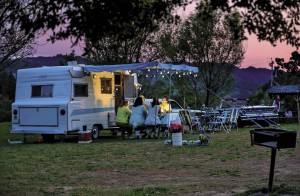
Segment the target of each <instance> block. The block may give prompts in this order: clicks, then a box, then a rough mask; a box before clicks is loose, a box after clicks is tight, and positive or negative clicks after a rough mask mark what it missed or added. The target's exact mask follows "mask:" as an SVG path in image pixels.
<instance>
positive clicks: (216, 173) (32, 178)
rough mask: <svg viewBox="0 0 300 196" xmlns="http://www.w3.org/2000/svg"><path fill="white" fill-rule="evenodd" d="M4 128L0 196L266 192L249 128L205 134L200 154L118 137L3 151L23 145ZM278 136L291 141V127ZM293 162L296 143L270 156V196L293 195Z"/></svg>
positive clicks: (298, 190) (0, 130) (0, 128)
mask: <svg viewBox="0 0 300 196" xmlns="http://www.w3.org/2000/svg"><path fill="white" fill-rule="evenodd" d="M10 126H11V124H10V123H1V124H0V174H1V175H0V182H1V185H0V195H185V194H190V195H215V194H225V195H226V194H227V195H251V194H254V195H255V193H257V192H259V191H260V190H261V189H262V188H263V187H267V185H268V175H269V173H268V172H269V161H270V149H269V148H264V147H259V146H254V147H251V144H250V134H249V130H250V129H252V128H253V127H248V128H243V129H239V131H236V130H233V131H232V132H230V133H229V134H226V133H223V132H220V133H215V134H210V137H211V141H212V142H211V143H210V144H209V145H208V146H203V147H199V146H195V145H186V146H182V147H172V146H169V145H164V143H163V142H164V139H159V140H154V139H151V140H149V139H146V140H122V139H121V138H120V137H115V138H112V137H101V138H99V139H97V140H94V141H93V142H92V143H90V144H78V143H76V142H72V140H67V142H64V143H62V142H57V143H54V144H44V143H37V142H36V141H38V140H39V136H38V135H29V136H27V139H28V141H29V143H28V144H9V143H8V142H7V140H8V139H11V140H22V139H23V136H22V135H12V134H10V133H9V129H10ZM282 128H284V129H287V130H298V135H299V130H300V127H299V125H298V124H287V125H283V126H282ZM197 137H198V134H184V135H183V139H185V140H196V139H197ZM298 137H299V136H298ZM299 162H300V150H299V140H297V147H296V148H295V149H282V150H280V151H278V152H277V158H276V165H275V179H274V183H273V184H274V186H273V187H274V191H273V193H272V195H281V194H287V195H299V194H300V185H299V184H300V174H299Z"/></svg>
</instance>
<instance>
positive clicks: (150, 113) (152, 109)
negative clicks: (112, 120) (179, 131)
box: [116, 95, 172, 138]
mask: <svg viewBox="0 0 300 196" xmlns="http://www.w3.org/2000/svg"><path fill="white" fill-rule="evenodd" d="M168 101H169V100H168V97H167V96H163V97H162V103H161V104H160V103H159V100H158V98H157V97H153V99H152V102H151V104H150V105H147V104H146V103H145V97H144V96H143V95H141V96H139V97H137V98H136V99H135V101H134V104H133V106H132V110H130V108H129V105H130V102H129V101H127V100H125V101H124V102H123V104H122V106H121V107H119V108H118V111H117V118H116V124H117V125H118V126H128V125H130V126H131V127H132V128H134V129H135V136H136V138H141V136H140V131H141V130H139V126H141V125H146V126H149V125H161V124H167V121H168V119H167V118H164V117H165V114H166V113H168V112H171V111H172V108H171V105H170V104H169V103H168ZM151 131H152V130H146V133H145V134H144V135H143V136H144V137H145V136H148V137H149V138H150V137H151V135H150V134H151ZM156 133H157V131H156Z"/></svg>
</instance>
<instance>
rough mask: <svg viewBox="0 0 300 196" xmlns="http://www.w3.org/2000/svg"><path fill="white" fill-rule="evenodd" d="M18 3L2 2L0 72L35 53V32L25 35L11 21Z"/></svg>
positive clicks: (0, 9) (0, 3)
mask: <svg viewBox="0 0 300 196" xmlns="http://www.w3.org/2000/svg"><path fill="white" fill-rule="evenodd" d="M16 4H17V3H16V1H3V0H1V1H0V16H1V17H0V72H2V71H3V70H4V69H6V68H7V67H10V66H11V65H13V64H14V63H15V62H16V61H18V60H20V59H22V58H23V57H25V56H28V55H30V54H32V53H33V51H34V37H35V36H34V32H33V31H32V30H30V31H28V32H27V33H25V32H24V31H22V30H21V28H20V25H18V24H17V23H14V22H12V21H10V20H9V19H10V18H11V17H13V16H14V15H15V14H16V13H15V12H14V11H13V9H15V8H16V7H17V5H16Z"/></svg>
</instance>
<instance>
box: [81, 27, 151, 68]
mask: <svg viewBox="0 0 300 196" xmlns="http://www.w3.org/2000/svg"><path fill="white" fill-rule="evenodd" d="M132 28H133V29H134V28H135V31H136V32H135V34H136V36H135V37H128V38H125V37H123V38H120V36H119V34H116V35H109V36H106V37H103V38H101V39H100V40H98V41H95V42H92V41H90V40H89V39H86V41H85V57H86V58H87V59H88V60H89V61H90V62H91V63H94V64H99V63H100V64H118V63H132V62H140V61H141V59H142V58H144V60H145V58H147V57H146V55H150V54H149V52H145V50H143V49H144V48H146V45H147V46H148V47H149V48H151V46H150V44H149V42H148V40H149V35H150V34H151V31H152V30H150V29H147V28H143V29H140V28H137V27H134V26H133V27H132ZM132 31H133V30H132ZM143 53H146V54H143ZM146 61H149V59H146Z"/></svg>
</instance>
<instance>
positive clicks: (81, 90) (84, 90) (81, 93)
mask: <svg viewBox="0 0 300 196" xmlns="http://www.w3.org/2000/svg"><path fill="white" fill-rule="evenodd" d="M74 97H88V85H87V84H74Z"/></svg>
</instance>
